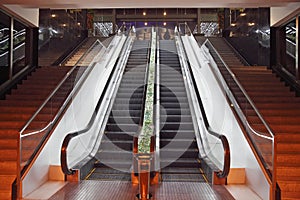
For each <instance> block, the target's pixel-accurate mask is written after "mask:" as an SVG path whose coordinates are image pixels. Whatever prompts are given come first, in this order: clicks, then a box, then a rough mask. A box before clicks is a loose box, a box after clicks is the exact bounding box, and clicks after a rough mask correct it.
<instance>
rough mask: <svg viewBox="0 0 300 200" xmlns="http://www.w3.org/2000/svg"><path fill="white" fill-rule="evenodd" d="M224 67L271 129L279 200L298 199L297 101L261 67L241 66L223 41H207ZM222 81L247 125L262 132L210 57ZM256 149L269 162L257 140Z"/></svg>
mask: <svg viewBox="0 0 300 200" xmlns="http://www.w3.org/2000/svg"><path fill="white" fill-rule="evenodd" d="M209 40H210V41H211V42H212V44H213V46H214V47H215V48H216V50H217V51H218V52H219V54H220V55H221V57H222V58H223V60H224V61H225V63H226V64H227V65H228V66H229V68H230V69H231V70H232V72H233V73H234V74H235V76H236V77H237V79H238V80H239V82H240V83H241V84H242V86H243V87H244V88H245V90H246V92H247V94H248V95H249V96H250V98H251V99H252V101H253V102H254V104H255V106H256V107H257V108H258V110H259V112H260V113H261V114H262V116H263V117H264V119H265V120H266V122H267V123H268V125H269V126H270V127H271V129H272V131H273V132H274V134H275V138H276V140H275V141H276V147H277V150H276V159H275V160H276V166H277V167H276V176H277V182H278V184H279V187H280V189H281V199H286V200H287V199H289V200H290V199H299V197H300V159H299V158H300V123H299V122H300V98H299V97H296V96H295V92H293V91H290V88H289V87H288V86H286V85H285V83H284V82H282V81H281V80H280V79H279V78H278V77H277V76H276V75H275V74H274V73H272V71H271V70H270V69H267V68H266V67H263V66H242V64H241V62H240V61H239V59H238V57H237V56H236V55H235V54H234V53H233V51H232V50H231V47H229V46H228V44H227V43H226V42H225V41H224V39H223V38H210V39H209ZM212 54H213V57H214V59H215V60H216V62H217V63H218V65H219V67H220V70H221V73H222V74H223V77H225V79H226V81H227V84H228V85H229V87H230V89H231V91H232V92H233V94H234V96H235V98H236V99H237V101H238V103H239V105H240V107H241V108H242V110H243V112H244V114H245V115H246V116H247V119H248V121H249V122H250V125H251V126H252V127H253V128H254V129H255V130H257V131H262V132H265V131H266V130H265V128H264V126H263V125H262V123H261V121H260V120H259V119H258V117H257V116H256V115H255V113H254V111H253V110H252V109H251V108H250V107H249V104H247V103H246V100H245V97H244V95H242V93H241V91H240V90H239V88H238V87H237V85H236V84H235V83H234V82H233V80H232V79H230V75H229V73H228V72H227V70H226V69H225V67H224V66H222V64H221V62H220V60H218V59H216V54H214V53H212ZM254 139H255V140H256V143H257V144H258V148H259V149H260V151H261V153H262V154H263V156H264V157H265V158H267V159H266V161H267V162H271V148H270V147H271V146H270V145H267V144H266V143H265V142H263V141H262V140H261V139H260V138H259V137H256V138H254Z"/></svg>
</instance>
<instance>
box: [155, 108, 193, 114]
mask: <svg viewBox="0 0 300 200" xmlns="http://www.w3.org/2000/svg"><path fill="white" fill-rule="evenodd" d="M160 113H161V114H165V115H191V112H190V110H189V109H183V108H182V109H177V110H175V109H172V110H170V109H164V110H161V111H160Z"/></svg>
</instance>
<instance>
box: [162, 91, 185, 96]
mask: <svg viewBox="0 0 300 200" xmlns="http://www.w3.org/2000/svg"><path fill="white" fill-rule="evenodd" d="M174 95H175V96H176V97H187V96H186V93H185V92H176V91H174V92H160V96H161V97H172V96H174Z"/></svg>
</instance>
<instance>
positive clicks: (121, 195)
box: [50, 181, 234, 200]
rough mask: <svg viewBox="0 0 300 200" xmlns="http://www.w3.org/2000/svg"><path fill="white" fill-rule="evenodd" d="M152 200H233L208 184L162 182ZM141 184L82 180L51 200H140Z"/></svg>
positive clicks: (225, 193)
mask: <svg viewBox="0 0 300 200" xmlns="http://www.w3.org/2000/svg"><path fill="white" fill-rule="evenodd" d="M150 193H151V194H152V198H151V200H233V199H234V198H233V197H232V196H231V195H230V193H229V192H228V191H227V190H226V189H225V188H224V187H223V186H213V188H211V187H210V186H209V185H208V184H206V183H197V182H163V183H161V184H159V185H156V186H153V187H151V190H150ZM136 194H138V185H132V184H131V182H127V181H82V182H80V183H69V184H67V185H66V186H65V187H64V188H63V189H61V190H60V191H59V192H57V193H56V194H55V195H53V196H52V197H51V198H50V200H81V199H82V200H85V199H88V200H131V199H137V198H136Z"/></svg>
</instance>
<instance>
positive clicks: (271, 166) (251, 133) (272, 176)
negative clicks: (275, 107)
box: [201, 39, 280, 199]
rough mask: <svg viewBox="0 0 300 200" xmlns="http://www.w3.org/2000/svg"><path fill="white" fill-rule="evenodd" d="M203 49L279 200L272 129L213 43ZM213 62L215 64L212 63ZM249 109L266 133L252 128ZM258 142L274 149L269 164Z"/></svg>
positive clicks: (208, 42) (273, 196) (273, 194)
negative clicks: (239, 99)
mask: <svg viewBox="0 0 300 200" xmlns="http://www.w3.org/2000/svg"><path fill="white" fill-rule="evenodd" d="M201 48H202V49H203V52H205V53H206V57H207V59H209V60H210V61H211V64H209V66H210V67H211V69H212V72H213V74H214V76H215V78H216V80H217V82H218V84H219V85H220V87H221V88H222V91H223V92H224V94H225V96H227V97H228V99H229V101H230V102H231V107H232V109H233V110H234V111H235V112H236V114H237V116H238V119H239V120H238V121H240V123H241V124H242V125H243V127H244V129H245V131H246V134H247V136H248V138H249V139H250V141H251V146H252V148H253V149H254V154H255V155H256V157H257V158H258V162H259V163H260V165H261V167H262V170H263V172H264V174H265V176H266V178H267V180H268V182H269V184H270V185H271V186H272V194H271V195H272V199H277V197H276V196H278V195H277V194H276V193H277V192H279V191H280V188H279V187H278V185H277V184H276V181H277V179H276V166H275V165H276V161H275V159H276V155H275V154H276V151H275V136H274V133H273V131H272V129H271V128H270V127H269V125H268V123H267V122H266V121H265V120H264V118H263V116H262V115H261V113H260V112H259V110H258V109H257V108H256V106H255V104H254V103H253V101H252V100H251V98H250V97H249V96H248V94H247V92H246V91H245V89H244V88H243V86H242V85H241V83H240V82H239V81H238V80H237V78H236V76H235V74H234V73H233V72H232V71H231V69H230V68H229V66H228V65H227V64H226V63H225V61H224V60H223V59H222V57H221V55H220V54H219V53H218V51H217V50H216V49H215V47H214V46H213V45H212V43H211V42H210V41H209V40H208V39H207V40H206V41H205V42H204V43H203V45H202V46H201ZM209 52H212V53H214V54H215V55H216V56H217V58H218V59H219V60H220V61H221V63H222V65H223V66H224V67H225V69H226V70H227V72H228V73H229V75H230V76H229V77H223V75H222V74H221V72H220V69H219V65H218V64H216V63H215V65H214V64H213V62H215V61H214V58H213V57H212V55H210V53H209ZM212 61H213V62H212ZM229 80H232V81H234V85H236V86H238V88H239V91H241V92H242V95H243V97H245V100H246V102H243V103H244V104H245V103H246V107H245V106H244V107H243V106H240V105H239V103H238V102H237V100H236V98H235V96H234V94H233V92H232V91H231V90H230V84H229V82H228V81H229ZM249 109H251V110H253V111H254V112H255V114H256V116H257V117H258V118H259V120H260V122H261V123H262V125H263V126H264V129H265V130H266V132H261V131H257V130H255V129H254V128H253V127H251V125H250V123H249V122H248V119H247V116H246V115H247V111H249ZM258 140H260V142H261V140H264V141H265V142H266V144H269V143H270V146H271V149H272V152H271V153H272V161H271V162H267V161H268V158H267V156H268V155H269V152H263V150H262V149H260V148H259V143H258Z"/></svg>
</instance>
